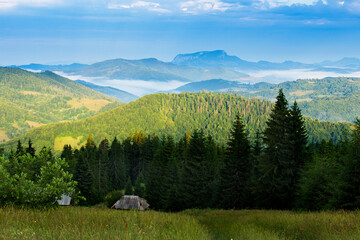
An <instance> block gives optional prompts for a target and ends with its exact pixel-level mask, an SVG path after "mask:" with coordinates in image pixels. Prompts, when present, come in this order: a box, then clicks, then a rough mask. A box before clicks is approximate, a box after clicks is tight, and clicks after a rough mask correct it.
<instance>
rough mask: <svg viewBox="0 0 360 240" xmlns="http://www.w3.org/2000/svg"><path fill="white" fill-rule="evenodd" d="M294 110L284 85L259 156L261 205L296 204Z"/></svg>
mask: <svg viewBox="0 0 360 240" xmlns="http://www.w3.org/2000/svg"><path fill="white" fill-rule="evenodd" d="M290 119H291V116H290V111H289V109H288V102H287V100H286V98H285V95H284V93H283V91H282V89H280V90H279V95H278V96H277V97H276V103H275V106H274V107H273V109H272V112H271V113H270V118H269V120H268V121H267V122H266V123H267V128H266V129H265V131H264V144H265V146H266V147H265V149H264V151H263V154H262V156H261V157H260V159H259V172H260V178H259V181H258V183H257V187H256V197H257V200H258V201H257V202H258V203H259V204H260V206H259V207H264V208H276V209H289V208H291V206H292V204H293V194H294V192H293V191H294V189H293V181H294V180H293V179H294V177H295V175H294V164H293V161H292V159H291V156H292V145H293V144H292V143H291V139H290V129H291V128H290Z"/></svg>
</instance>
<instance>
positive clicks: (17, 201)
mask: <svg viewBox="0 0 360 240" xmlns="http://www.w3.org/2000/svg"><path fill="white" fill-rule="evenodd" d="M66 167H67V163H66V161H65V160H64V159H60V158H54V159H50V160H49V154H48V153H47V152H43V153H41V154H39V155H38V156H31V155H30V154H26V155H23V156H13V157H12V158H11V159H9V158H7V157H5V156H1V157H0V205H4V204H6V205H9V204H10V205H24V206H29V207H36V208H38V207H49V206H54V203H56V199H60V198H61V196H62V194H66V195H69V196H72V197H73V196H75V195H76V191H75V187H76V182H75V181H73V180H72V174H70V173H68V172H66V171H65V170H64V169H66Z"/></svg>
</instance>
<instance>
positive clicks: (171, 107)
mask: <svg viewBox="0 0 360 240" xmlns="http://www.w3.org/2000/svg"><path fill="white" fill-rule="evenodd" d="M271 108H272V104H271V103H270V102H268V101H263V100H258V99H254V98H252V99H246V98H243V97H241V96H238V95H235V94H215V93H181V94H154V95H147V96H145V97H142V98H140V99H138V100H136V101H133V102H130V103H128V104H126V105H123V106H121V107H119V108H116V109H113V110H111V111H108V112H105V113H103V114H99V115H96V116H94V117H90V118H87V119H83V120H80V121H76V122H63V123H55V124H49V125H46V126H42V127H39V128H35V129H33V130H31V131H30V132H28V133H26V134H25V135H23V136H21V137H20V139H21V140H27V139H29V138H31V139H32V140H33V142H35V143H36V146H37V147H38V148H39V147H42V146H44V145H46V146H51V147H54V148H55V150H61V149H62V147H63V145H64V144H71V145H72V146H73V147H79V146H80V145H82V144H84V142H85V141H86V139H87V137H88V135H89V134H90V133H91V134H92V135H93V137H94V139H95V141H96V142H97V143H99V141H100V140H101V139H103V138H108V139H113V138H114V137H115V136H116V137H118V138H119V139H124V138H126V137H127V136H129V134H130V133H134V132H135V131H142V132H145V133H148V134H152V133H156V134H159V135H161V134H171V135H173V136H174V138H175V139H179V138H180V137H182V136H184V134H185V133H186V132H187V131H192V130H193V129H195V128H201V129H204V132H205V133H206V134H207V133H211V134H212V135H213V137H214V138H215V140H216V141H217V142H220V143H224V142H225V141H226V139H227V137H228V133H229V130H230V128H231V126H232V123H233V120H234V117H235V115H236V113H237V112H239V113H240V114H241V116H242V117H243V119H244V121H245V123H246V124H247V128H248V132H249V134H250V136H254V135H255V132H256V130H257V129H260V130H262V129H264V127H265V124H266V119H267V118H268V116H269V113H270V110H271ZM306 125H307V128H308V132H309V136H310V140H312V141H320V140H321V139H330V138H333V139H334V140H335V141H338V140H340V139H341V136H342V133H343V131H344V130H347V129H349V125H350V124H340V123H329V122H319V121H313V120H310V119H307V120H306ZM15 144H16V139H14V140H12V141H9V142H8V143H7V144H6V145H5V147H7V148H9V147H10V146H14V145H15Z"/></svg>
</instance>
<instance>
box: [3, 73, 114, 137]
mask: <svg viewBox="0 0 360 240" xmlns="http://www.w3.org/2000/svg"><path fill="white" fill-rule="evenodd" d="M117 106H120V103H118V102H116V101H115V99H113V98H111V97H108V96H105V95H103V94H101V93H99V92H96V91H93V90H91V89H89V88H87V87H84V86H82V85H81V84H78V83H76V82H74V81H71V80H69V79H66V78H63V77H61V76H59V75H56V74H54V73H52V72H42V73H32V72H28V71H25V70H21V69H18V68H0V113H1V115H0V142H5V141H7V140H9V139H11V138H13V137H16V136H19V135H21V134H24V133H25V132H27V131H28V130H29V129H31V128H33V127H38V126H41V125H44V124H48V123H53V122H59V121H64V120H71V121H74V120H79V119H83V118H86V117H90V116H93V115H95V114H97V113H99V112H102V111H105V110H110V109H112V108H115V107H117Z"/></svg>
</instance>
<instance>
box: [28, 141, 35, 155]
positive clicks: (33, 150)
mask: <svg viewBox="0 0 360 240" xmlns="http://www.w3.org/2000/svg"><path fill="white" fill-rule="evenodd" d="M26 153H29V154H30V155H31V156H33V157H34V156H35V148H33V146H32V142H31V139H29V141H28V147H27V148H26Z"/></svg>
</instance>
